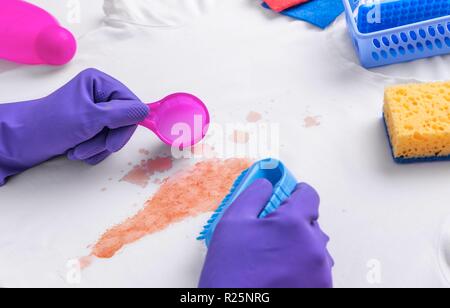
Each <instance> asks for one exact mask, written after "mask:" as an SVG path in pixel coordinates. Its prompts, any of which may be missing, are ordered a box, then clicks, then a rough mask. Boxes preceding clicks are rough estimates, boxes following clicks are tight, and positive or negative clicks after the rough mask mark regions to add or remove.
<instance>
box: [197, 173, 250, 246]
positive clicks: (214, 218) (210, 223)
mask: <svg viewBox="0 0 450 308" xmlns="http://www.w3.org/2000/svg"><path fill="white" fill-rule="evenodd" d="M248 170H249V169H247V170H245V171H244V172H242V173H241V175H240V176H239V177H238V178H237V179H236V181H234V183H233V186H232V187H231V188H230V192H229V193H228V195H227V196H226V197H225V198H224V199H223V200H222V202H221V203H220V205H219V206H218V208H217V209H216V211H215V212H214V214H213V215H212V216H211V218H210V219H209V220H208V222H207V224H206V225H205V226H204V227H203V231H202V232H201V233H200V236H199V237H197V240H199V241H202V240H205V239H206V236H207V234H208V233H209V232H210V231H211V227H212V226H213V224H214V223H216V221H217V219H220V218H221V216H222V215H223V213H224V211H225V210H226V208H228V206H229V205H230V204H228V203H229V201H230V199H231V198H232V197H233V195H234V193H235V191H236V189H237V188H238V187H239V185H240V184H241V182H242V180H243V179H244V178H245V176H246V175H247V173H248Z"/></svg>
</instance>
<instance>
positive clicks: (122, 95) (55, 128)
mask: <svg viewBox="0 0 450 308" xmlns="http://www.w3.org/2000/svg"><path fill="white" fill-rule="evenodd" d="M148 113H149V108H148V107H147V105H145V104H144V103H142V102H141V101H140V100H139V99H138V98H137V97H136V96H135V95H134V94H133V93H132V92H131V91H130V90H129V89H128V88H127V87H125V86H124V85H123V84H122V83H120V82H119V81H117V80H115V79H113V78H112V77H110V76H108V75H106V74H104V73H102V72H100V71H98V70H94V69H88V70H85V71H83V72H82V73H80V74H79V75H78V76H76V77H75V78H74V79H73V80H72V81H70V82H69V83H68V84H66V85H65V86H63V87H62V88H61V89H59V90H57V91H56V92H54V93H53V94H51V95H49V96H47V97H45V98H42V99H38V100H32V101H27V102H20V103H11V104H0V186H1V185H3V184H4V183H5V181H6V178H7V177H9V176H12V175H15V174H18V173H20V172H22V171H25V170H27V169H29V168H31V167H33V166H36V165H38V164H40V163H42V162H45V161H47V160H49V159H51V158H53V157H56V156H59V155H64V154H66V155H67V156H68V158H69V159H72V160H81V161H84V162H86V163H88V164H92V165H95V164H97V163H99V162H101V161H103V160H104V159H105V158H107V157H108V156H109V155H111V153H113V152H117V151H119V150H120V149H121V148H122V147H123V146H125V144H126V143H127V142H128V141H129V140H130V138H131V136H132V135H133V133H134V131H135V130H136V127H137V124H138V123H140V122H141V121H143V120H144V119H145V118H146V116H147V115H148Z"/></svg>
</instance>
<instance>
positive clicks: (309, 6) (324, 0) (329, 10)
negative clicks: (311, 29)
mask: <svg viewBox="0 0 450 308" xmlns="http://www.w3.org/2000/svg"><path fill="white" fill-rule="evenodd" d="M263 6H264V7H265V8H267V9H270V7H269V6H268V5H267V4H266V3H263ZM343 12H344V4H343V3H342V0H311V1H310V2H307V3H304V4H300V5H297V6H294V7H292V8H290V9H287V10H285V11H283V12H281V14H283V15H286V16H289V17H292V18H295V19H300V20H303V21H306V22H309V23H310V24H313V25H315V26H317V27H319V28H322V29H325V28H326V27H328V26H329V25H330V24H331V23H332V22H333V21H335V20H336V18H338V17H339V15H341V14H342V13H343Z"/></svg>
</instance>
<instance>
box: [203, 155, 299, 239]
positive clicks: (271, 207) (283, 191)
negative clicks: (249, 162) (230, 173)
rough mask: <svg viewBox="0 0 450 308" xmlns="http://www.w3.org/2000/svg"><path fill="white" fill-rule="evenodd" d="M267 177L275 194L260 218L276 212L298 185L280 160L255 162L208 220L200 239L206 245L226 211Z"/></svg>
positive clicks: (240, 177) (235, 183)
mask: <svg viewBox="0 0 450 308" xmlns="http://www.w3.org/2000/svg"><path fill="white" fill-rule="evenodd" d="M258 179H267V180H269V181H270V182H271V183H272V185H273V188H274V189H273V195H272V198H271V199H270V201H269V203H268V204H267V206H266V207H265V208H264V210H263V211H262V212H261V214H260V216H259V217H260V218H264V217H266V216H267V215H269V214H270V213H273V212H275V211H276V210H277V209H278V208H279V207H280V206H281V204H282V203H283V202H284V201H286V200H287V199H288V198H289V197H290V196H291V194H292V192H294V190H295V188H296V187H297V183H298V182H297V179H296V178H295V177H294V176H293V175H292V173H291V172H290V171H289V170H288V169H287V168H286V167H285V166H284V165H283V164H282V163H281V162H280V161H278V160H276V159H270V158H269V159H265V160H262V161H259V162H257V163H255V164H254V165H253V166H252V167H250V168H249V169H247V170H245V171H244V172H243V173H242V174H241V175H240V176H239V177H238V178H237V180H236V181H235V182H234V184H233V186H232V188H231V190H230V193H229V194H228V196H226V197H225V199H223V201H222V203H221V204H220V206H219V207H218V208H217V210H216V211H215V213H214V214H213V215H212V217H211V218H210V219H209V220H208V223H207V224H206V225H205V227H204V229H203V231H202V232H201V233H200V236H199V237H198V238H197V239H198V240H205V243H206V246H208V247H209V243H210V242H211V239H212V236H213V234H214V230H215V229H216V227H217V224H218V223H219V221H220V219H221V218H222V216H223V215H224V213H225V211H226V210H227V209H228V208H229V207H230V205H231V204H233V202H234V201H236V199H237V198H238V197H239V196H240V194H241V193H243V192H244V191H245V190H246V189H247V188H249V187H250V186H251V185H252V184H253V183H254V182H255V181H256V180H258Z"/></svg>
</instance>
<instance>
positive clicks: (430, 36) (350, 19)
mask: <svg viewBox="0 0 450 308" xmlns="http://www.w3.org/2000/svg"><path fill="white" fill-rule="evenodd" d="M343 1H344V6H345V12H346V18H347V24H348V29H349V32H350V36H351V38H352V41H353V45H354V46H355V49H356V52H357V54H358V57H359V59H360V61H361V65H362V66H364V67H366V68H371V67H378V66H384V65H390V64H395V63H400V62H408V61H413V60H417V59H422V58H428V57H434V56H439V55H444V54H448V53H450V16H448V15H447V16H443V17H439V18H434V19H429V20H425V21H420V22H416V23H412V24H407V25H403V26H399V27H395V28H390V29H385V30H380V31H377V32H372V33H362V32H361V31H360V30H359V29H358V25H357V18H355V16H354V13H353V12H354V9H355V8H356V7H357V6H358V4H359V0H343ZM417 1H434V0H417ZM405 13H407V12H405Z"/></svg>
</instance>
